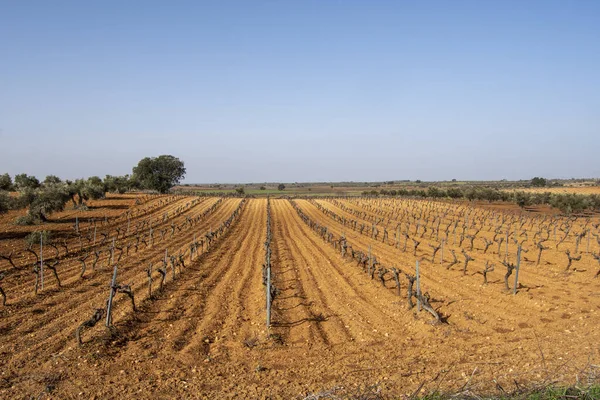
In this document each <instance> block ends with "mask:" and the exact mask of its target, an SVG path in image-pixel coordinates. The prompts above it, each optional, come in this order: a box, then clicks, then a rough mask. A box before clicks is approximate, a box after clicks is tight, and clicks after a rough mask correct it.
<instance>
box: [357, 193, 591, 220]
mask: <svg viewBox="0 0 600 400" xmlns="http://www.w3.org/2000/svg"><path fill="white" fill-rule="evenodd" d="M362 194H363V195H365V196H380V195H382V196H401V197H416V198H432V199H443V198H448V199H459V200H460V199H463V200H468V201H475V200H479V201H488V202H490V203H491V202H497V201H503V202H511V203H515V204H517V205H518V206H519V207H521V208H525V207H530V206H534V205H548V206H551V207H554V208H557V209H559V210H560V211H561V212H563V213H565V214H572V213H578V212H583V211H599V210H600V196H599V195H595V194H592V195H578V194H570V193H569V194H560V193H550V192H544V193H528V192H523V191H516V192H508V191H502V190H498V189H492V188H479V187H471V188H464V189H462V188H449V189H440V188H437V187H433V186H431V187H429V188H427V189H426V190H425V189H397V190H396V189H391V190H387V189H381V190H379V191H377V190H371V191H364V192H363V193H362Z"/></svg>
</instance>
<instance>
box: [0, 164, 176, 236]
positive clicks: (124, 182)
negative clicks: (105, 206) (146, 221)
mask: <svg viewBox="0 0 600 400" xmlns="http://www.w3.org/2000/svg"><path fill="white" fill-rule="evenodd" d="M185 172H186V170H185V167H184V163H183V161H181V160H179V159H178V158H176V157H173V156H170V155H162V156H159V157H146V158H144V159H142V160H140V162H139V163H138V164H137V165H136V166H135V167H134V168H133V173H132V174H131V175H123V176H112V175H106V176H105V178H104V179H101V178H100V177H98V176H92V177H90V178H87V179H76V180H74V181H72V180H64V181H63V180H62V179H60V178H59V177H57V176H55V175H48V176H46V178H45V179H44V180H43V181H42V182H40V181H39V179H38V178H36V177H35V176H33V175H27V174H17V175H15V177H14V181H13V179H12V178H11V176H10V175H9V174H7V173H5V174H2V175H0V214H1V213H5V212H7V211H8V210H11V209H21V208H27V207H28V213H27V215H25V216H21V217H19V218H17V220H16V221H15V223H17V224H19V225H31V224H34V223H37V222H46V221H47V220H48V216H49V215H50V214H51V213H53V212H57V211H62V210H63V209H64V208H65V206H66V204H67V203H68V202H69V201H71V202H72V203H73V206H74V207H75V208H77V207H85V204H86V202H87V201H88V200H90V199H92V200H95V199H100V198H103V197H105V196H106V193H109V192H110V193H125V192H128V191H130V190H152V191H157V192H159V193H167V192H168V191H169V190H170V189H171V188H172V187H173V186H174V185H175V184H177V183H179V181H180V180H181V179H182V178H183V177H184V176H185ZM15 191H16V192H18V194H17V195H16V196H11V195H10V194H9V192H15Z"/></svg>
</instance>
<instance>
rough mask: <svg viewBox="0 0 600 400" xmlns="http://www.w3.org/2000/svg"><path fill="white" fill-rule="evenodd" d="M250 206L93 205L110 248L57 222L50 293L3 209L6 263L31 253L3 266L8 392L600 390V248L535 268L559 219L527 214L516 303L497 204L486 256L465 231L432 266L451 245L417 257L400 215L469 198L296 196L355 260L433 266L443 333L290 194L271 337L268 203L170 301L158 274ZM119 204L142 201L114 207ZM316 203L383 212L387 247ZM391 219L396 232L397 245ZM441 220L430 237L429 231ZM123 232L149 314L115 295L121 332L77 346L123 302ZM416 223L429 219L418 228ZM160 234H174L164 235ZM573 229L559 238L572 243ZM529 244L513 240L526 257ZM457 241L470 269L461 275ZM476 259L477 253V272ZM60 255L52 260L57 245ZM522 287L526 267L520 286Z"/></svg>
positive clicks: (224, 239) (163, 201)
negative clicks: (550, 223)
mask: <svg viewBox="0 0 600 400" xmlns="http://www.w3.org/2000/svg"><path fill="white" fill-rule="evenodd" d="M240 202H241V200H240V199H223V200H221V201H219V199H216V198H206V199H204V198H201V199H198V198H195V197H184V196H171V197H165V196H160V197H153V198H143V199H142V198H140V200H139V201H138V203H141V204H137V205H136V204H135V203H136V197H135V196H116V197H114V198H109V199H108V200H104V201H98V202H97V203H95V204H96V205H95V206H96V207H98V208H95V209H93V210H90V211H77V213H79V215H81V218H82V219H85V220H87V218H88V217H89V216H90V215H95V216H96V218H100V217H102V218H103V216H104V215H105V214H106V215H107V216H108V217H109V220H108V223H107V224H104V225H102V226H101V225H100V224H97V228H96V229H97V242H99V241H100V239H98V237H99V236H98V235H99V233H98V232H102V233H106V234H107V235H108V236H107V238H108V239H107V240H106V242H105V243H103V244H99V243H97V244H96V245H95V246H94V245H93V244H92V243H90V242H89V241H88V240H85V239H84V240H83V241H82V245H81V248H82V249H81V250H80V247H79V239H78V238H77V237H76V236H74V235H73V227H72V222H71V220H72V218H73V213H74V212H75V210H70V211H69V210H67V211H65V212H64V213H61V214H57V215H56V216H53V222H52V223H51V224H46V225H44V229H52V230H57V231H60V232H63V233H62V236H60V233H59V232H57V233H55V235H56V236H55V237H57V238H58V237H60V238H61V239H62V237H64V238H65V240H67V244H68V248H69V253H68V254H67V253H66V252H65V250H64V249H63V248H61V247H59V254H58V258H59V259H60V264H59V267H58V271H59V274H60V279H61V281H62V288H61V289H60V290H59V289H58V287H57V284H56V281H55V278H54V276H52V275H51V274H50V271H47V275H46V282H45V285H46V286H45V288H44V290H43V291H40V293H38V295H35V294H34V293H33V287H34V275H33V274H32V273H31V272H30V270H31V268H32V263H33V261H34V260H35V257H34V256H33V255H32V254H27V255H23V256H21V255H20V253H21V252H22V251H23V249H24V240H23V237H24V235H25V234H27V232H30V231H31V230H32V227H15V226H12V225H11V224H10V221H12V220H13V219H14V217H15V216H14V215H10V216H4V217H2V220H1V221H0V222H1V223H2V226H1V229H0V232H1V233H0V234H2V235H4V236H2V240H0V254H5V253H7V252H8V251H9V250H10V249H13V251H19V256H18V257H17V258H15V260H16V261H15V263H16V264H17V266H18V267H19V268H20V269H19V270H16V271H15V270H14V269H13V268H12V267H10V265H9V263H8V262H7V261H5V260H0V270H2V271H5V278H4V280H2V281H0V285H1V286H2V287H3V288H4V290H5V291H6V293H7V296H8V305H7V306H4V307H2V306H0V332H1V334H2V339H3V340H2V341H1V342H0V353H1V354H2V358H1V359H0V360H1V361H0V371H2V372H1V374H0V398H30V397H35V398H107V399H109V398H117V397H121V398H153V399H154V398H210V399H213V398H282V399H289V398H305V397H307V396H309V395H311V394H318V393H325V392H329V393H337V394H339V395H343V394H351V393H354V394H356V393H365V392H368V391H370V392H378V393H380V394H381V395H382V396H389V397H391V398H399V397H402V396H404V395H407V396H408V395H411V394H413V393H421V394H424V393H427V392H430V391H433V390H441V391H452V392H464V393H468V392H472V393H493V394H500V393H501V391H506V392H512V391H514V390H515V389H517V388H518V389H522V388H526V387H531V386H533V385H535V384H543V383H557V382H558V383H575V382H576V381H577V379H579V380H580V381H581V382H587V381H586V379H598V376H599V375H600V371H599V369H598V364H599V362H600V331H599V330H598V329H597V326H599V322H600V279H599V278H594V275H595V274H596V271H597V270H598V268H599V266H598V262H597V261H596V260H594V258H593V257H592V254H591V253H592V252H598V251H599V247H598V243H596V239H595V237H593V236H592V237H591V242H590V245H589V251H590V252H589V253H588V252H587V250H588V248H587V246H588V244H587V241H586V239H584V240H583V241H582V242H581V243H580V244H579V249H578V250H579V251H578V253H579V254H581V256H582V259H581V260H580V261H576V262H574V264H573V266H572V267H571V268H570V271H567V272H565V264H566V255H565V254H564V250H566V249H567V248H568V249H571V251H572V252H573V254H575V253H574V247H575V243H574V240H575V239H574V237H573V234H572V235H571V236H568V237H567V239H566V240H565V241H564V242H563V243H562V244H561V245H560V246H559V248H558V250H557V249H555V245H556V243H555V242H554V238H553V237H551V238H550V239H549V240H548V241H547V242H545V245H546V246H548V247H549V249H548V250H545V251H544V253H543V255H542V262H541V263H540V265H536V258H537V250H536V249H535V243H534V239H533V236H534V235H535V232H536V230H537V227H538V225H540V224H541V225H544V224H546V223H547V221H544V220H543V219H542V218H543V217H537V216H535V217H532V216H526V217H523V218H524V219H523V221H525V220H527V221H526V223H525V224H524V225H523V227H522V229H519V230H518V232H517V233H518V234H520V233H522V232H526V234H527V238H526V239H525V240H524V241H523V242H522V243H523V247H524V248H525V249H527V250H528V252H526V253H524V257H523V261H522V264H521V266H522V268H521V271H520V279H519V282H520V287H519V289H518V293H517V295H516V296H513V295H512V291H511V292H506V291H505V290H504V281H503V276H504V273H505V271H506V268H505V267H504V266H502V264H501V263H500V262H501V261H502V258H503V256H504V252H505V247H504V245H503V246H502V247H501V249H500V254H498V251H497V250H498V246H497V245H496V244H494V245H492V246H491V247H490V248H489V249H488V251H487V252H486V254H484V253H483V246H484V242H483V239H484V238H486V239H491V238H492V237H493V236H494V228H495V227H496V225H497V219H496V217H498V218H501V217H502V216H503V215H513V213H511V214H502V213H501V212H499V211H495V212H496V214H494V215H491V214H489V215H488V214H484V213H486V212H492V211H490V210H486V209H484V208H472V209H471V210H472V214H471V215H474V216H478V218H480V219H478V221H483V228H482V229H481V232H480V233H479V234H478V236H477V239H476V240H475V241H474V248H473V250H470V244H469V243H468V240H466V241H464V242H463V244H462V247H459V246H458V243H454V244H452V243H453V240H452V234H450V237H449V240H448V242H447V243H446V248H445V254H444V260H445V262H444V263H443V264H440V262H439V260H440V258H441V254H440V253H438V254H437V256H436V260H435V262H433V263H432V261H431V256H432V248H431V247H430V246H428V245H429V244H436V243H439V241H438V240H436V239H435V236H434V235H431V230H430V231H428V232H427V233H426V234H424V235H423V237H422V238H420V237H419V234H416V235H415V234H412V233H411V237H415V238H418V240H421V242H422V243H421V244H420V246H419V248H418V250H417V255H416V256H413V250H412V247H411V245H410V244H411V242H409V246H408V249H407V251H403V249H402V247H403V246H402V245H403V243H404V242H403V240H404V239H402V240H401V245H400V246H399V248H396V246H395V242H394V240H395V239H394V234H395V232H396V225H397V224H398V223H399V222H401V221H400V220H401V219H402V217H401V215H402V214H401V213H399V211H401V210H413V209H415V210H421V209H423V210H434V211H432V212H434V213H437V212H439V213H440V215H443V217H442V220H443V222H442V223H441V225H442V227H445V225H447V224H448V223H449V222H450V221H452V220H454V219H460V220H461V221H464V220H465V217H464V215H462V216H461V214H460V212H461V210H465V209H466V207H467V206H465V205H448V204H441V203H433V202H406V201H404V202H402V201H399V200H391V199H386V200H362V199H361V200H348V199H343V200H342V199H340V200H316V201H308V200H296V203H297V205H298V206H299V207H300V208H301V210H302V211H303V212H304V213H305V214H306V215H307V216H308V217H310V218H311V219H312V220H313V221H317V222H318V223H319V224H321V225H325V226H327V227H328V231H329V232H330V233H332V234H333V235H334V236H335V237H336V238H339V237H340V236H341V235H342V234H345V236H346V238H347V240H348V242H349V244H350V245H351V246H352V247H353V249H354V250H362V251H365V252H367V251H368V249H369V246H370V247H371V251H372V253H373V255H375V256H376V257H377V259H378V260H379V261H380V262H381V263H382V265H384V266H385V267H397V268H400V269H401V270H403V271H404V272H407V273H414V264H415V260H417V259H419V260H420V261H421V267H422V268H421V286H422V288H423V291H427V292H428V293H429V294H430V296H431V304H432V306H433V307H434V308H435V309H436V310H437V311H438V312H439V313H441V315H442V316H443V320H444V321H445V322H444V323H442V324H437V325H434V324H432V323H431V321H432V317H431V315H430V314H428V313H426V312H424V311H422V312H418V311H417V309H416V308H413V309H411V310H409V309H408V308H407V299H406V287H407V286H406V282H407V281H406V279H405V278H402V279H401V296H398V295H397V293H396V288H395V283H394V280H393V277H392V276H391V273H388V274H387V275H385V287H383V286H382V283H381V282H379V280H378V277H377V275H375V279H374V280H371V279H370V277H369V276H367V274H365V273H364V272H363V271H362V269H361V268H360V267H358V266H357V263H356V261H354V260H352V259H351V258H350V257H348V256H347V257H342V256H341V254H340V252H339V251H338V250H336V249H334V247H333V246H331V244H330V243H327V242H326V241H325V240H323V239H322V238H321V237H320V236H319V235H318V234H317V233H316V232H315V231H314V230H312V229H311V228H309V226H308V225H306V224H305V223H304V222H303V221H302V219H301V218H300V217H299V216H298V214H297V212H296V210H294V208H293V206H292V204H291V203H290V202H289V201H288V200H285V199H277V200H271V206H272V229H273V241H272V244H271V246H272V249H273V258H272V263H273V276H274V284H275V286H276V287H277V288H278V290H279V292H278V294H277V295H276V297H275V300H274V303H273V319H272V327H271V328H270V329H269V330H267V329H266V328H265V293H264V292H265V290H264V286H263V285H262V271H261V266H262V264H263V262H264V254H265V248H264V243H265V240H266V205H267V200H266V199H250V200H247V201H246V203H245V204H244V205H243V207H242V209H241V214H240V215H239V217H238V218H236V219H234V220H233V222H232V224H231V225H230V227H229V229H227V230H226V231H225V233H224V234H223V235H222V236H219V237H218V238H217V239H216V240H215V242H214V243H213V244H212V245H211V246H210V248H208V249H207V248H206V246H203V253H202V254H201V255H199V256H197V257H195V258H194V259H193V261H189V260H190V258H189V252H188V253H187V254H186V255H185V261H186V262H185V266H184V267H181V268H180V269H179V270H178V272H177V276H176V279H175V280H173V278H172V276H171V268H170V267H169V268H167V270H168V274H167V278H166V285H165V287H164V288H163V290H162V291H158V281H159V274H158V273H157V272H156V268H158V267H159V266H161V265H162V263H161V262H160V260H161V259H162V258H163V257H164V253H165V249H166V250H167V251H168V252H169V254H177V253H179V252H180V251H182V252H183V251H185V250H186V249H188V248H189V245H190V243H191V242H192V241H193V240H194V237H196V239H197V240H199V238H204V235H205V234H206V233H207V232H209V231H211V230H212V231H216V230H217V229H218V228H219V226H221V223H222V222H224V221H225V220H227V219H228V218H229V216H230V215H231V214H232V213H233V212H234V210H235V209H236V207H238V205H239V204H240ZM121 205H126V207H124V208H116V207H114V206H121ZM317 205H320V206H321V207H322V208H324V209H325V210H329V211H331V212H334V213H335V214H336V215H337V216H340V217H344V218H346V219H347V220H351V219H355V220H357V221H358V222H359V223H364V224H365V225H367V226H369V227H371V225H372V223H373V219H375V221H376V222H377V226H378V227H379V230H380V231H381V232H380V235H379V237H378V238H377V239H374V238H372V237H371V236H370V235H368V234H361V233H359V232H358V231H357V230H354V229H352V228H351V227H350V226H349V225H344V224H343V223H342V222H340V220H339V219H334V218H332V217H331V216H330V215H327V214H326V213H324V212H323V211H321V210H319V208H317ZM111 207H112V208H111ZM342 207H343V208H342ZM127 210H131V211H132V212H131V214H129V221H130V222H129V224H130V231H129V233H125V232H126V226H127V224H128V217H127V214H126V212H127ZM350 210H354V211H355V212H356V213H357V214H359V215H360V217H357V214H354V213H351V212H350ZM167 212H168V216H167V215H166V213H167ZM92 213H93V214H92ZM471 218H475V217H471ZM515 218H518V217H515ZM531 218H533V219H531ZM380 219H382V220H380ZM143 221H149V222H150V221H151V222H152V226H153V232H154V239H153V242H152V244H150V243H149V242H148V245H145V244H139V248H138V250H137V251H135V249H134V248H133V246H132V244H133V243H134V242H135V241H136V235H135V232H134V229H135V226H136V224H138V225H139V226H140V231H143V232H144V235H146V237H145V238H146V239H148V237H149V236H148V234H149V225H146V226H144V227H141V223H142V222H143ZM189 221H192V222H189ZM540 221H543V222H540ZM561 221H562V220H561ZM562 222H564V221H562ZM530 223H531V224H530ZM595 223H597V221H592V222H590V223H589V224H588V225H587V226H586V228H589V229H590V236H591V235H592V233H598V227H595V226H594V225H595ZM402 224H404V222H402ZM584 224H585V221H583V220H578V221H576V222H575V223H574V225H573V228H572V232H573V233H575V232H579V231H580V230H582V229H583V228H584V226H585V225H584ZM386 225H387V226H388V230H389V237H388V239H387V240H386V241H382V234H383V229H384V226H386ZM459 226H460V225H459ZM173 227H175V228H173ZM403 227H404V225H401V229H404V228H403ZM428 227H429V229H432V222H431V221H430V222H429V225H428ZM488 227H489V228H490V230H488ZM36 228H37V229H39V227H35V228H33V229H36ZM117 228H120V230H121V236H119V239H116V242H117V245H118V246H120V247H124V246H125V245H126V244H129V245H130V246H131V247H130V249H129V254H128V255H125V254H124V255H123V256H122V259H121V261H120V262H119V274H118V279H117V280H118V282H119V283H120V284H129V285H131V287H132V289H133V291H134V293H135V297H136V303H137V306H138V311H137V312H133V311H132V309H131V304H130V302H129V300H128V299H127V298H126V297H125V296H124V295H122V294H117V296H116V297H115V310H114V313H113V321H114V327H113V328H112V329H110V330H109V329H107V328H105V327H104V324H103V322H104V321H101V322H100V323H98V324H97V325H96V326H95V327H93V328H90V329H87V330H84V331H83V334H82V339H83V342H84V343H83V345H82V346H78V344H77V341H76V339H75V335H74V333H75V330H76V329H77V327H78V326H79V325H80V324H81V323H82V322H83V321H85V320H86V319H88V318H89V317H90V316H91V315H92V313H93V311H94V309H96V308H101V307H103V306H104V303H105V301H106V298H107V296H108V285H109V281H110V277H111V275H112V268H111V264H110V262H109V261H110V260H109V258H110V255H109V247H110V246H111V240H112V238H113V237H115V235H116V229H117ZM415 228H416V222H415V223H413V224H412V225H411V227H410V231H411V232H412V231H414V230H415ZM81 229H82V231H83V232H85V233H84V236H85V235H86V234H88V233H89V232H91V229H92V226H91V225H89V224H88V223H87V222H86V223H85V225H83V226H82V227H81ZM421 229H422V227H421ZM161 231H166V233H164V235H163V236H164V237H162V238H161V235H160V232H161ZM172 231H173V233H171V232H172ZM474 231H475V229H474V228H469V229H468V230H467V232H468V233H471V234H473V233H474ZM430 235H431V237H430ZM561 235H562V231H558V233H557V238H558V239H560V237H561ZM523 238H525V236H523ZM520 240H522V239H520ZM457 241H458V239H457ZM515 246H516V245H515V244H514V243H513V242H512V241H511V242H510V245H509V251H508V256H509V260H512V261H514V257H515V250H516V247H515ZM95 249H100V250H102V251H103V252H102V253H101V258H100V260H99V261H98V264H97V267H96V269H95V270H92V268H91V259H92V257H90V259H88V261H87V263H88V266H87V272H86V274H85V276H84V278H80V277H79V274H80V271H81V269H80V268H81V262H80V261H78V258H79V257H81V256H82V255H83V254H86V253H87V252H90V251H91V252H92V253H93V250H95ZM451 249H452V250H454V251H455V252H456V254H457V257H458V258H459V259H460V261H461V263H460V264H457V265H454V266H452V268H450V269H447V268H446V267H447V266H448V260H450V259H451V258H452V256H451V254H450V250H451ZM461 249H466V250H467V252H468V253H469V254H471V255H472V257H473V258H474V260H473V261H471V262H470V263H469V265H468V268H467V273H466V274H463V267H462V264H463V263H462V261H463V257H462V255H461V253H460V250H461ZM48 252H49V253H48V254H49V256H54V250H53V249H51V248H50V249H48ZM486 261H488V262H493V263H494V264H495V270H494V271H493V272H490V273H489V275H488V280H489V283H488V284H487V285H483V284H482V282H483V280H482V275H481V274H479V273H478V272H479V271H481V270H482V269H483V266H484V265H485V262H486ZM150 262H153V265H154V267H153V271H154V272H153V279H154V285H153V290H154V296H153V298H152V299H150V298H149V297H148V292H147V291H148V289H147V285H148V284H147V274H146V268H147V266H148V265H149V264H150ZM513 279H514V274H513V275H512V276H511V279H510V281H509V282H510V285H511V287H512V284H513Z"/></svg>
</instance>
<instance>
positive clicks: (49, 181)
mask: <svg viewBox="0 0 600 400" xmlns="http://www.w3.org/2000/svg"><path fill="white" fill-rule="evenodd" d="M61 182H62V181H61V180H60V178H59V177H58V176H56V175H48V176H47V177H46V179H44V185H57V184H59V183H61Z"/></svg>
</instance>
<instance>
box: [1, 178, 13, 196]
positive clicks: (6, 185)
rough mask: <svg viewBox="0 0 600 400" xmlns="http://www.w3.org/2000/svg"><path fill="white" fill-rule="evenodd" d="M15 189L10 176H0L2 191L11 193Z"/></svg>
mask: <svg viewBox="0 0 600 400" xmlns="http://www.w3.org/2000/svg"><path fill="white" fill-rule="evenodd" d="M12 189H13V183H12V179H11V177H10V175H9V174H2V175H0V190H6V191H7V192H10V191H11V190H12Z"/></svg>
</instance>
